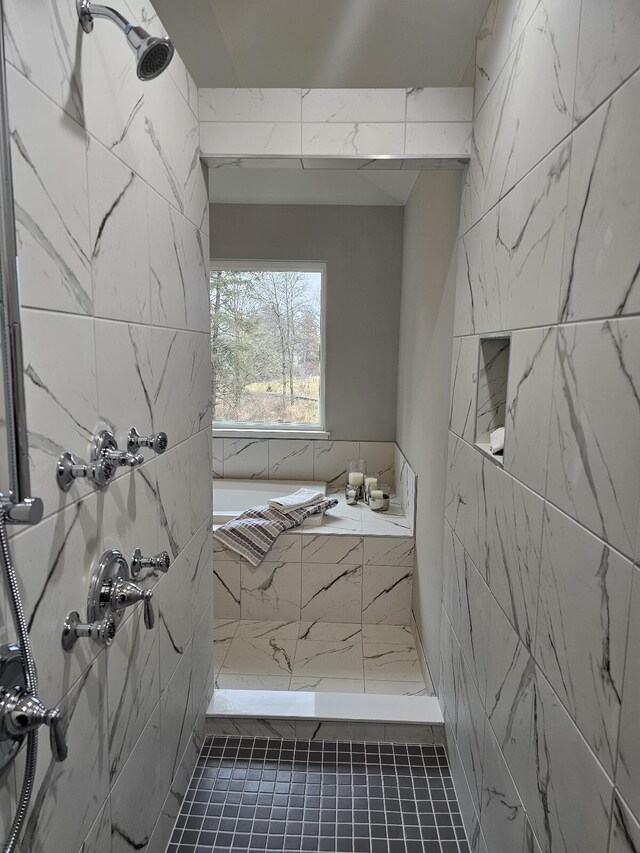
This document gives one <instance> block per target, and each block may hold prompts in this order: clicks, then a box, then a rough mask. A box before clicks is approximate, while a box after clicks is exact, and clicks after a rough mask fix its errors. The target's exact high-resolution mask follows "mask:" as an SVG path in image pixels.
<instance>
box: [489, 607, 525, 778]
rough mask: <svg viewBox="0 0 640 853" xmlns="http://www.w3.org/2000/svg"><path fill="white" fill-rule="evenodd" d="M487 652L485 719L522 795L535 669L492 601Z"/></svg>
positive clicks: (498, 608)
mask: <svg viewBox="0 0 640 853" xmlns="http://www.w3.org/2000/svg"><path fill="white" fill-rule="evenodd" d="M489 649H490V650H491V652H490V654H489V655H488V661H487V699H486V706H485V707H486V712H487V718H488V720H489V723H490V727H491V729H492V730H493V734H494V735H495V738H496V740H497V742H498V746H499V748H500V750H501V751H502V755H503V756H504V759H505V761H506V762H507V764H508V766H509V770H510V772H511V775H512V776H513V779H514V781H515V784H516V787H517V788H518V790H519V791H520V792H521V793H522V792H524V791H526V788H527V777H528V772H529V761H530V758H531V755H530V749H531V721H532V715H533V681H534V671H535V666H534V662H533V658H532V657H531V655H530V653H529V651H528V649H527V648H526V646H525V645H524V643H523V642H522V641H521V640H520V638H519V637H518V635H517V634H516V632H515V631H514V630H513V628H512V627H511V624H510V623H509V620H508V619H507V618H506V616H505V615H504V613H503V611H502V609H501V607H500V605H499V604H498V603H497V602H496V600H495V599H491V616H490V626H489ZM488 731H489V727H488V728H487V733H488Z"/></svg>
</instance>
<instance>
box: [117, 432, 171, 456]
mask: <svg viewBox="0 0 640 853" xmlns="http://www.w3.org/2000/svg"><path fill="white" fill-rule="evenodd" d="M168 446H169V439H168V437H167V434H166V432H157V433H155V434H154V435H140V433H139V432H138V430H137V429H136V428H135V427H131V429H130V430H129V435H128V436H127V449H128V450H129V452H130V453H135V451H136V450H140V448H141V447H148V448H149V449H150V450H153V452H154V453H164V452H165V450H166V449H167V447H168Z"/></svg>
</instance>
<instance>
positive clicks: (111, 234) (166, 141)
mask: <svg viewBox="0 0 640 853" xmlns="http://www.w3.org/2000/svg"><path fill="white" fill-rule="evenodd" d="M125 5H126V4H124V3H121V4H120V6H121V7H125ZM129 6H130V9H129V10H128V12H127V11H126V10H125V14H128V16H129V17H131V18H132V19H133V20H135V21H139V22H141V23H143V25H144V26H146V27H148V28H149V29H150V30H151V31H152V32H154V33H160V32H162V25H161V23H160V21H159V20H158V18H157V17H156V15H155V13H154V11H153V8H152V7H151V5H150V4H149V3H148V2H146V0H141V2H139V3H132V4H129ZM75 7H76V4H75V0H57V2H55V3H50V2H45V0H34V2H31V3H29V4H27V6H25V4H23V3H21V2H19V0H8V2H5V3H4V14H5V17H6V34H5V41H6V46H7V56H8V64H7V75H8V90H9V113H10V125H11V127H10V130H11V142H12V158H13V180H14V192H15V202H16V220H17V238H18V252H19V265H20V283H21V300H22V318H23V324H24V325H23V339H24V365H25V385H26V394H27V420H28V428H29V453H30V462H31V476H32V489H33V493H34V494H35V495H39V496H41V497H42V498H43V500H44V503H45V517H44V519H43V521H42V522H41V524H39V525H38V527H37V528H35V529H28V530H17V529H12V531H11V534H12V548H13V553H14V558H15V563H16V566H17V569H18V575H19V578H20V585H21V588H22V592H23V595H24V602H25V607H26V613H27V618H28V620H29V625H30V630H31V638H32V643H33V647H34V653H35V657H36V661H37V664H38V669H39V676H40V695H41V698H42V699H43V701H44V702H45V703H47V704H48V705H55V704H58V703H61V705H62V707H63V709H64V711H65V713H66V714H67V721H68V731H67V736H68V741H69V757H68V759H67V760H66V761H65V762H64V763H61V764H56V763H54V762H52V760H51V755H50V750H49V746H48V744H47V739H46V737H44V738H42V739H41V746H40V750H39V764H38V775H37V779H36V784H35V790H34V797H33V801H32V802H33V805H32V808H31V811H30V813H29V816H28V819H27V823H26V828H25V833H24V840H23V842H22V847H21V849H22V850H23V851H25V852H26V851H27V850H29V851H31V853H44V851H45V850H47V851H53V850H55V851H62V850H64V851H68V853H75V851H80V850H82V851H87V853H88V852H89V851H99V853H120V851H130V850H132V849H136V850H144V851H148V853H162V851H164V849H165V846H166V842H167V839H168V837H169V833H170V830H171V826H172V824H173V820H174V819H175V816H176V815H177V813H178V809H179V806H180V802H181V798H182V795H183V793H184V791H185V789H186V785H187V782H188V779H189V776H190V773H191V770H192V767H193V764H194V762H195V759H196V756H197V754H198V749H199V744H200V739H201V736H202V734H203V732H204V710H205V708H206V703H207V701H208V698H209V695H210V689H211V683H212V675H213V673H212V662H211V647H212V636H213V603H212V595H213V584H212V575H211V571H212V570H211V565H212V548H211V535H210V529H211V482H210V474H209V470H210V467H211V442H210V435H211V433H210V430H211V416H210V407H209V395H210V366H209V365H210V355H209V333H208V320H207V317H208V310H207V305H208V289H207V276H206V264H205V259H206V258H207V254H206V247H207V245H208V237H207V229H208V199H207V188H206V182H205V180H204V177H203V173H202V169H201V166H200V162H199V157H198V153H199V152H198V113H197V109H198V106H197V96H196V89H195V86H194V84H193V81H192V80H191V78H190V77H189V75H188V73H187V72H186V69H185V67H184V65H183V64H182V62H181V60H180V58H179V57H178V56H176V57H175V58H174V60H173V63H172V65H171V66H170V68H169V70H168V71H167V73H166V74H164V75H163V76H162V77H159V78H158V79H157V80H154V81H152V82H149V83H146V84H142V83H141V82H140V81H138V79H137V77H136V73H135V63H134V61H133V57H132V54H131V51H130V49H129V47H128V45H127V44H126V42H125V40H124V39H123V37H122V34H121V33H120V32H119V31H118V30H117V29H116V28H115V27H113V26H112V25H111V24H108V23H100V22H98V23H96V27H95V30H94V32H93V34H92V35H91V36H84V35H82V33H80V31H79V28H78V20H77V13H76V8H75ZM134 425H135V426H136V427H137V428H138V429H139V430H140V431H141V432H142V433H147V432H152V431H156V430H159V429H164V430H166V431H167V433H168V435H169V440H170V448H169V450H168V451H167V452H166V453H165V454H164V455H162V456H158V457H154V456H153V454H152V453H150V452H148V453H147V452H145V454H144V456H145V458H146V461H145V463H144V464H143V465H142V466H141V467H140V468H138V469H137V470H135V471H133V472H130V473H121V474H119V475H118V477H117V478H116V480H115V481H114V482H113V483H112V484H111V485H110V486H109V488H108V489H107V490H105V491H101V492H98V491H96V489H94V488H93V487H92V486H91V485H90V484H87V483H84V482H82V481H78V482H76V483H75V484H74V485H73V487H72V488H71V489H70V491H69V492H68V493H66V494H63V493H62V492H61V491H59V490H58V488H57V486H56V483H55V466H56V460H57V458H58V456H59V455H60V453H61V452H63V451H65V450H70V451H72V452H74V453H76V454H77V455H78V456H80V457H83V458H86V455H87V442H88V440H89V438H90V436H91V434H92V433H93V432H94V431H95V430H96V429H97V428H100V427H104V426H109V427H111V428H112V429H113V430H114V432H115V434H116V436H117V439H118V441H119V443H120V446H121V447H122V446H123V445H124V442H125V436H126V433H127V431H128V429H129V427H131V426H134ZM136 546H139V547H140V548H141V549H142V550H143V552H147V553H150V554H153V553H156V552H157V551H158V550H160V549H164V548H166V549H167V550H169V551H170V553H171V556H172V560H173V564H172V566H171V569H170V571H169V573H168V574H167V575H162V576H160V577H157V576H155V575H149V576H148V577H146V578H145V579H144V580H143V583H144V584H145V585H146V586H148V587H149V588H152V589H153V592H154V599H153V600H154V606H155V608H156V624H155V627H154V629H153V630H149V631H147V630H146V629H145V627H144V623H143V621H142V615H141V611H140V609H139V607H138V608H136V609H135V610H134V611H133V612H131V613H129V614H128V616H127V619H126V621H125V622H124V623H123V624H122V625H121V627H120V629H119V631H118V634H117V637H116V639H115V642H114V643H113V645H112V646H111V648H109V649H104V648H102V647H100V646H97V645H95V644H93V643H92V642H89V641H87V640H81V641H80V642H78V644H77V645H76V647H75V648H74V650H73V651H72V652H70V653H65V652H63V650H62V648H61V645H60V632H61V626H62V622H63V619H64V618H65V616H66V614H67V613H68V612H69V610H72V609H78V610H80V611H81V612H84V606H85V605H84V602H85V601H86V595H87V586H88V581H89V576H90V572H91V569H92V567H93V565H94V563H95V562H96V560H97V559H98V558H99V556H100V554H101V553H102V551H103V550H104V549H105V548H108V547H118V548H121V549H122V550H123V552H124V554H125V555H126V556H130V555H131V554H132V552H133V549H134V548H135V547H136ZM2 596H4V591H3V592H2ZM4 614H5V603H4V602H2V616H3V618H2V620H1V622H2V632H1V633H2V641H3V642H4V641H5V640H7V639H9V640H14V639H15V634H14V631H13V627H12V626H11V624H10V622H9V623H7V621H6V620H5V619H4ZM22 761H23V759H20V760H19V761H18V762H17V766H16V767H15V768H14V767H12V768H10V769H9V770H8V771H7V772H5V773H4V774H3V775H2V776H1V777H0V793H1V796H0V803H1V805H0V836H2V837H5V836H6V829H7V823H8V821H9V820H10V819H11V813H12V810H13V806H14V805H15V800H16V791H17V790H19V785H20V784H21V778H22V777H21V772H22Z"/></svg>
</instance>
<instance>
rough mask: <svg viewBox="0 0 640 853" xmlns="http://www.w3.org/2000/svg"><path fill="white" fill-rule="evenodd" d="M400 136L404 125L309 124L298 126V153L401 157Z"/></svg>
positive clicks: (401, 144)
mask: <svg viewBox="0 0 640 853" xmlns="http://www.w3.org/2000/svg"><path fill="white" fill-rule="evenodd" d="M404 135H405V125H404V122H387V123H383V122H377V123H374V122H354V123H346V122H345V123H342V122H340V123H339V122H325V123H321V122H319V123H311V122H309V123H307V124H303V125H302V152H301V153H302V154H303V155H305V156H312V157H329V156H341V155H343V156H347V157H350V156H354V157H379V156H380V155H388V156H395V157H401V156H402V155H403V154H404ZM267 153H268V152H267ZM281 153H282V152H281ZM284 153H287V152H284ZM419 153H422V152H421V151H420V152H419Z"/></svg>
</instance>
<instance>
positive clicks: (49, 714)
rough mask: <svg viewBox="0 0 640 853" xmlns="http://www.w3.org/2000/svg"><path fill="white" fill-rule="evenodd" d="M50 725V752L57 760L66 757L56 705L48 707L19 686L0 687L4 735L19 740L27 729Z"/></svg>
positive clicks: (1, 722)
mask: <svg viewBox="0 0 640 853" xmlns="http://www.w3.org/2000/svg"><path fill="white" fill-rule="evenodd" d="M42 725H45V726H48V727H49V742H50V744H51V752H52V754H53V757H54V759H55V760H56V761H64V760H65V758H66V757H67V738H66V735H65V728H64V717H63V715H62V711H61V710H60V709H59V708H47V707H46V706H45V705H43V704H42V702H41V701H40V700H39V699H38V697H37V696H32V695H31V694H30V693H28V692H27V691H26V690H24V689H23V688H22V687H19V686H15V687H12V688H10V689H9V690H7V689H5V688H0V731H1V732H2V734H3V735H4V736H5V737H9V738H11V739H12V740H20V739H21V738H23V737H24V736H25V735H26V734H28V733H29V732H30V731H33V730H34V729H37V728H39V727H40V726H42Z"/></svg>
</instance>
